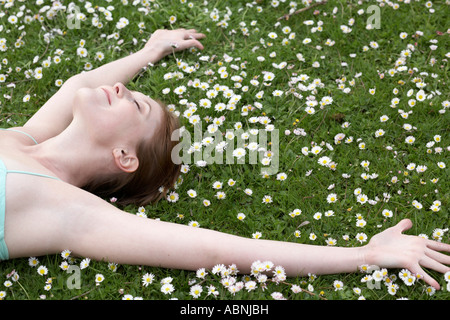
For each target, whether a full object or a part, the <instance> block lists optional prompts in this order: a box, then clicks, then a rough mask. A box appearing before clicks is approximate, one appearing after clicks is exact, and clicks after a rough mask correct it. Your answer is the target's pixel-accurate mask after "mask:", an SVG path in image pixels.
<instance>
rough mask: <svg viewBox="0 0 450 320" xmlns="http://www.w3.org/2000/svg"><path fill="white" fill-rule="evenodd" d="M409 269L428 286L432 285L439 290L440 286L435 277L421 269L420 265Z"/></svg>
mask: <svg viewBox="0 0 450 320" xmlns="http://www.w3.org/2000/svg"><path fill="white" fill-rule="evenodd" d="M410 271H411V272H412V273H413V274H414V275H416V277H417V278H420V279H422V280H423V281H425V283H428V284H429V285H430V286H432V287H433V288H435V289H436V290H439V289H440V288H441V286H440V285H439V283H438V282H437V281H436V280H435V279H433V278H432V277H431V276H430V275H429V274H428V273H426V272H425V271H423V269H422V268H421V267H420V266H417V267H415V268H412V269H411V270H410Z"/></svg>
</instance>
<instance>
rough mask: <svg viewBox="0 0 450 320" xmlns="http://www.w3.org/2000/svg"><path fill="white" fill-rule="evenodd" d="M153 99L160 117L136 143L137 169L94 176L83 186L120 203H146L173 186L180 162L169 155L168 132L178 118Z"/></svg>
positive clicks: (160, 196)
mask: <svg viewBox="0 0 450 320" xmlns="http://www.w3.org/2000/svg"><path fill="white" fill-rule="evenodd" d="M157 102H158V103H159V105H160V106H161V108H162V110H163V116H162V121H161V123H160V128H159V129H157V130H156V131H155V134H154V135H153V136H152V138H151V139H147V140H142V141H141V142H140V143H139V144H138V147H137V151H136V155H137V158H138V160H139V167H138V169H137V170H136V171H135V172H133V173H121V174H120V175H118V176H116V177H113V178H110V179H107V180H105V179H94V181H92V182H90V183H89V184H87V185H86V186H85V187H83V189H85V190H87V191H89V192H91V193H94V194H96V195H98V196H100V197H115V198H117V203H119V204H121V205H128V204H135V205H147V204H150V203H154V202H157V201H158V200H159V199H161V198H162V197H164V196H165V195H166V193H167V191H168V190H169V189H170V188H171V187H173V185H174V184H175V182H176V181H177V179H178V176H179V174H180V169H181V165H179V164H175V163H174V162H173V160H172V158H171V156H172V149H173V148H174V147H175V145H176V144H177V141H172V133H173V131H174V130H176V129H178V128H179V127H180V122H179V119H178V117H176V116H175V115H174V114H173V113H172V112H171V111H170V110H169V109H168V108H167V106H166V105H165V104H163V103H161V102H160V101H157Z"/></svg>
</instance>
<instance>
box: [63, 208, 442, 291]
mask: <svg viewBox="0 0 450 320" xmlns="http://www.w3.org/2000/svg"><path fill="white" fill-rule="evenodd" d="M105 209H106V208H105ZM95 211H96V212H97V214H94V215H91V214H86V215H85V214H83V216H82V217H76V218H74V219H76V221H73V222H72V223H71V225H72V226H73V225H80V224H81V225H83V226H84V228H81V229H80V228H77V231H78V233H77V234H76V235H75V237H76V239H77V240H76V241H75V239H73V240H74V241H71V243H70V245H73V247H72V250H73V251H74V252H75V253H78V254H79V255H81V256H87V257H91V258H93V259H99V260H102V259H105V260H107V261H111V262H116V263H122V264H144V265H151V266H160V267H165V268H175V269H185V270H197V269H198V268H200V267H204V268H212V267H213V266H214V265H216V264H225V265H230V264H236V265H237V267H238V269H239V270H240V271H241V272H242V273H247V274H248V273H249V271H250V266H251V264H252V263H253V262H255V261H257V260H261V261H265V260H269V261H272V262H273V263H274V264H276V265H281V266H283V267H284V268H285V270H286V273H287V275H288V276H301V275H307V274H308V273H314V274H318V275H319V274H337V273H347V272H355V271H357V270H358V268H359V267H360V266H362V265H365V264H367V265H376V266H378V267H380V268H407V269H409V270H410V271H411V272H413V273H415V274H420V275H421V276H423V279H424V281H425V282H427V283H428V284H430V285H432V286H433V287H435V288H439V284H438V282H437V281H436V280H434V279H433V278H432V277H430V276H429V275H428V274H427V273H426V272H424V271H423V269H422V267H424V268H430V269H433V270H436V271H438V272H442V273H445V272H447V271H449V270H450V268H449V267H448V266H446V265H448V264H450V257H449V256H448V255H445V254H442V253H439V252H438V251H443V252H450V245H448V244H443V243H438V242H435V241H430V240H425V239H422V238H420V237H416V236H409V235H404V234H403V232H404V231H405V230H407V229H409V228H410V227H411V226H412V223H411V221H410V220H402V221H401V222H399V223H398V224H397V225H396V226H394V227H392V228H389V229H387V230H385V231H383V232H381V233H379V234H377V235H376V236H374V237H373V238H372V240H371V241H370V242H369V243H368V244H367V245H365V246H361V247H354V248H343V247H334V246H333V247H332V246H316V245H305V244H297V243H291V242H280V241H272V240H263V239H248V238H243V237H239V236H234V235H230V234H226V233H222V232H217V231H213V230H208V229H203V228H194V227H189V226H184V225H179V224H174V223H168V222H162V221H155V220H152V219H146V218H141V217H137V216H135V215H132V214H128V213H124V212H122V211H120V210H116V209H114V210H111V209H106V211H103V210H100V211H99V210H95ZM83 217H84V218H83ZM83 221H84V223H83Z"/></svg>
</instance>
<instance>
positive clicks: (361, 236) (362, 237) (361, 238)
mask: <svg viewBox="0 0 450 320" xmlns="http://www.w3.org/2000/svg"><path fill="white" fill-rule="evenodd" d="M355 238H356V240H358V241H359V242H360V243H364V242H366V241H367V235H366V234H365V233H358V234H356V237H355Z"/></svg>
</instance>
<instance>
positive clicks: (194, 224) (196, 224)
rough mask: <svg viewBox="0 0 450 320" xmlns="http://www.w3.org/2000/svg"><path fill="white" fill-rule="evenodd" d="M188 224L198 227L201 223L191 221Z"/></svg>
mask: <svg viewBox="0 0 450 320" xmlns="http://www.w3.org/2000/svg"><path fill="white" fill-rule="evenodd" d="M188 226H190V227H194V228H198V227H200V224H199V223H198V222H197V221H189V223H188Z"/></svg>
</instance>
